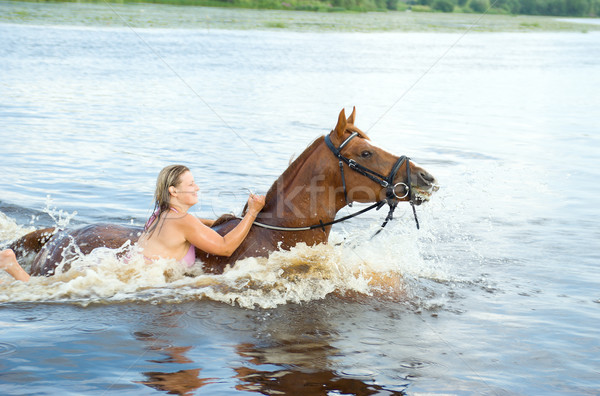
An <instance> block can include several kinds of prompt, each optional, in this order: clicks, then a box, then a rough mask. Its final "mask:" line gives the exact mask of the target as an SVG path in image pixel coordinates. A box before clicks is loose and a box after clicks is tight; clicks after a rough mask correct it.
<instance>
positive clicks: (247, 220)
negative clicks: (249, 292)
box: [183, 195, 265, 257]
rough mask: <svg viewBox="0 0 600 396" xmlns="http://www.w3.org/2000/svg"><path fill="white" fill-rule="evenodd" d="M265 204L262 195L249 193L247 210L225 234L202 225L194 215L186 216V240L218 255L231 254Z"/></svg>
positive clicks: (240, 242)
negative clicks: (238, 221) (237, 222)
mask: <svg viewBox="0 0 600 396" xmlns="http://www.w3.org/2000/svg"><path fill="white" fill-rule="evenodd" d="M264 204H265V198H264V197H263V196H255V195H251V196H250V198H249V199H248V211H247V212H246V215H245V216H244V218H243V219H242V221H241V222H240V223H239V224H238V225H237V226H235V228H234V229H233V230H231V231H229V232H228V233H227V234H226V235H225V236H221V235H219V234H218V233H217V232H216V231H214V230H213V229H211V228H209V227H207V226H206V225H204V224H203V223H202V222H201V221H200V220H199V219H197V218H196V217H194V216H191V215H189V216H186V217H185V218H184V219H183V220H184V223H183V224H184V230H183V232H184V236H185V239H186V240H187V241H189V242H190V243H191V244H192V245H194V246H196V247H197V248H199V249H202V250H204V251H205V252H207V253H210V254H216V255H218V256H227V257H229V256H231V255H232V254H233V252H235V250H236V249H237V248H238V247H239V246H240V245H241V244H242V242H243V241H244V239H245V238H246V236H247V235H248V232H249V231H250V228H251V227H252V223H253V222H254V219H256V216H257V215H258V213H259V212H260V210H261V209H262V207H263V206H264Z"/></svg>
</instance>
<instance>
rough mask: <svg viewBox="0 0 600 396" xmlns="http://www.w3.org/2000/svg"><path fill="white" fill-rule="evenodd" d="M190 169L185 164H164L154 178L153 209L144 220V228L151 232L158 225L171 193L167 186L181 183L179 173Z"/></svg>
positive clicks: (168, 206) (167, 207)
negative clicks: (145, 220) (146, 219)
mask: <svg viewBox="0 0 600 396" xmlns="http://www.w3.org/2000/svg"><path fill="white" fill-rule="evenodd" d="M189 171H190V169H189V168H188V167H187V166H185V165H169V166H165V167H164V168H163V169H162V170H161V171H160V173H159V174H158V177H157V178H156V190H155V191H154V210H153V211H152V215H151V216H150V218H149V219H148V221H147V222H146V225H145V227H144V230H145V231H146V232H149V233H150V234H152V232H154V230H155V229H156V226H157V225H158V221H155V220H158V219H160V215H162V214H163V213H164V212H166V211H168V210H169V208H170V207H171V206H170V203H171V193H170V192H169V187H171V186H173V187H177V186H178V185H179V184H180V183H181V175H183V174H184V173H185V172H189Z"/></svg>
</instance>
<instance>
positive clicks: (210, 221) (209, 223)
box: [198, 218, 215, 227]
mask: <svg viewBox="0 0 600 396" xmlns="http://www.w3.org/2000/svg"><path fill="white" fill-rule="evenodd" d="M198 220H200V222H201V223H202V224H204V225H205V226H207V227H212V225H213V224H215V221H214V220H210V219H201V218H198Z"/></svg>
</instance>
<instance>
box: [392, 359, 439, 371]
mask: <svg viewBox="0 0 600 396" xmlns="http://www.w3.org/2000/svg"><path fill="white" fill-rule="evenodd" d="M431 364H432V363H431V362H423V361H420V360H404V361H402V362H401V363H400V367H403V368H406V369H411V370H419V369H423V368H427V367H429V366H431Z"/></svg>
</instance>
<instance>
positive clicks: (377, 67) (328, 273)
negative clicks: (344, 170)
mask: <svg viewBox="0 0 600 396" xmlns="http://www.w3.org/2000/svg"><path fill="white" fill-rule="evenodd" d="M184 10H185V9H184V8H182V12H184ZM0 38H1V40H0V120H1V121H0V123H1V128H0V137H1V138H2V143H3V144H2V155H1V160H0V191H1V195H0V212H1V213H0V239H1V240H2V241H5V242H7V241H10V240H12V239H15V238H17V237H19V236H21V235H23V234H24V233H26V232H28V231H30V230H33V229H35V228H40V227H43V226H51V225H59V226H61V227H68V226H74V225H78V224H89V223H94V222H99V221H102V222H112V223H120V224H137V225H141V224H143V222H144V221H145V219H146V218H147V216H148V214H149V212H150V210H151V208H152V202H151V201H152V192H153V185H154V182H155V177H156V175H157V173H158V171H159V170H160V169H161V168H162V167H163V166H165V165H167V164H170V163H183V164H186V165H188V166H189V167H190V168H191V169H192V171H193V172H194V175H195V178H196V181H197V182H198V184H199V185H200V186H201V189H202V195H201V202H200V204H199V205H197V206H196V207H194V208H193V211H194V212H195V214H197V215H199V216H202V217H210V218H214V217H215V216H217V215H219V214H221V213H224V212H231V211H233V212H236V213H237V212H239V211H240V209H241V208H242V206H243V204H244V202H245V199H246V196H247V193H248V191H255V192H259V193H265V192H266V190H267V189H268V188H269V186H270V185H271V183H272V182H273V181H274V180H275V179H276V178H277V176H278V175H279V174H280V173H281V172H283V170H284V169H285V168H286V167H287V165H288V163H289V160H290V158H291V157H292V156H295V155H298V154H300V152H302V150H303V148H304V147H306V146H307V145H308V144H309V143H310V142H311V141H312V140H313V139H314V138H316V137H317V136H319V135H322V134H324V133H327V132H328V131H329V130H331V128H333V127H334V126H335V122H336V120H337V115H338V113H339V111H340V110H341V109H342V108H346V109H347V111H350V110H351V108H352V106H356V108H357V121H356V124H357V125H358V126H359V127H361V128H362V129H363V130H365V131H367V132H368V134H369V135H370V136H371V138H372V139H373V141H375V142H376V143H378V144H379V145H380V146H381V147H384V148H386V149H387V150H389V151H391V152H394V153H396V154H406V155H409V156H411V157H412V158H413V159H414V160H415V161H417V162H419V164H420V165H421V166H423V167H424V168H426V169H427V170H428V171H430V172H431V173H432V174H434V175H435V176H436V177H437V178H438V180H439V182H440V185H441V188H440V190H439V191H438V193H436V194H435V195H434V196H433V197H432V200H431V202H429V203H427V204H424V205H422V206H420V207H419V208H418V209H417V210H418V214H419V219H420V222H421V230H416V227H415V225H414V221H413V219H412V212H411V211H410V207H409V206H408V205H404V206H400V207H399V209H398V210H397V215H396V220H395V221H394V222H393V223H392V224H391V225H390V226H388V228H386V230H385V231H384V232H383V233H381V234H380V235H379V236H377V237H376V238H374V239H370V236H371V235H372V233H373V231H374V230H375V229H376V228H377V227H378V225H379V224H380V222H381V221H382V220H383V216H384V213H380V212H377V213H374V214H368V215H366V216H364V217H361V218H357V219H353V220H352V221H350V222H347V223H344V224H342V225H337V226H335V227H334V232H333V234H332V237H331V239H332V240H333V241H334V242H336V243H337V244H330V245H327V246H316V247H306V246H299V247H297V248H296V249H293V250H292V251H290V252H280V253H276V254H273V255H272V256H271V257H269V258H268V259H264V260H256V259H247V260H244V261H242V262H238V263H237V264H236V266H235V267H234V268H233V269H232V270H230V271H228V272H226V273H225V274H223V275H218V276H214V275H206V274H203V273H201V271H197V272H196V273H195V274H194V276H184V275H183V274H182V273H181V271H180V270H179V268H178V266H177V264H176V263H172V262H168V261H165V262H158V263H155V264H153V265H151V266H144V265H142V264H141V263H138V262H135V261H134V262H130V263H123V262H121V261H120V260H118V259H117V258H116V257H117V256H116V254H115V253H116V252H114V251H110V250H106V249H98V250H97V251H94V252H93V253H92V254H90V255H88V256H82V257H80V258H79V259H78V260H77V261H76V262H75V263H74V264H73V267H74V270H72V271H70V272H68V273H65V274H62V275H57V276H56V277H53V278H35V279H32V280H31V282H30V283H29V284H23V283H20V282H11V281H10V279H9V278H8V276H6V274H2V275H0V280H2V281H3V282H4V283H2V284H0V322H1V325H0V357H1V359H0V388H1V390H2V393H3V394H15V395H16V394H54V393H57V392H60V393H61V394H90V395H95V394H98V395H99V394H112V393H118V394H131V395H134V394H135V395H139V394H154V393H170V394H186V395H191V394H202V395H204V394H205V395H220V394H224V395H225V394H226V395H230V394H251V393H262V394H290V395H295V394H298V395H300V394H302V395H339V394H353V395H371V394H378V395H391V394H412V395H418V394H460V395H465V394H477V395H479V394H486V395H533V394H574V395H583V394H588V395H596V394H598V392H600V358H599V357H600V341H599V335H600V334H599V330H598V328H599V324H600V270H599V267H598V264H599V262H600V228H599V227H598V224H599V220H600V214H599V211H598V208H597V206H598V198H597V196H598V194H599V193H600V183H598V182H599V173H600V171H599V169H600V157H599V156H598V152H599V151H598V150H599V148H600V131H599V129H598V125H599V124H598V120H599V119H598V109H599V108H600V96H599V95H598V91H599V88H600V34H599V33H587V34H583V33H528V34H524V33H473V32H470V33H467V34H463V33H435V34H427V33H368V34H367V33H301V32H289V31H277V30H270V31H257V30H252V31H228V30H208V29H206V30H193V29H192V30H185V29H158V28H156V29H141V28H140V29H135V30H131V29H129V28H127V27H123V28H118V27H110V28H108V27H69V26H52V25H50V26H39V25H20V24H0ZM352 210H354V208H353V209H352ZM350 212H351V210H347V209H343V210H342V212H341V213H340V214H347V213H350ZM126 248H127V247H124V249H126Z"/></svg>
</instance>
